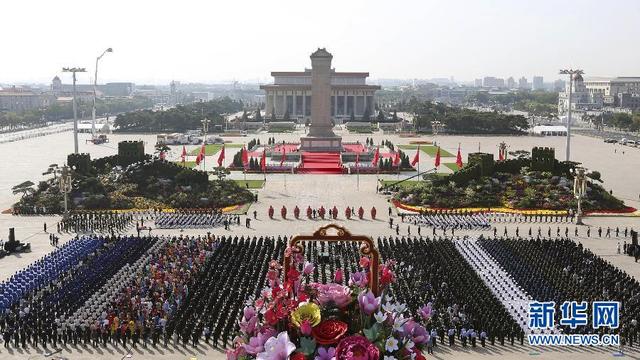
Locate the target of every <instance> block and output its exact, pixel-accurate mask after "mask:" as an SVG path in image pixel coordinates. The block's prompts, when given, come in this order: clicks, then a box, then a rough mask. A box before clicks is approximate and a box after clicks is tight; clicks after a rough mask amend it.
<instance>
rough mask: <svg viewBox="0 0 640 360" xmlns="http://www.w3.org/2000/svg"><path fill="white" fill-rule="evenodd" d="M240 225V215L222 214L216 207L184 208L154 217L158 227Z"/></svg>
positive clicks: (192, 227)
mask: <svg viewBox="0 0 640 360" xmlns="http://www.w3.org/2000/svg"><path fill="white" fill-rule="evenodd" d="M232 224H235V225H240V215H230V214H223V213H222V212H220V210H218V209H184V210H176V211H175V212H166V213H160V214H158V215H157V216H156V218H155V227H156V228H158V229H207V228H213V227H218V226H224V228H225V229H227V230H228V229H229V227H230V225H232Z"/></svg>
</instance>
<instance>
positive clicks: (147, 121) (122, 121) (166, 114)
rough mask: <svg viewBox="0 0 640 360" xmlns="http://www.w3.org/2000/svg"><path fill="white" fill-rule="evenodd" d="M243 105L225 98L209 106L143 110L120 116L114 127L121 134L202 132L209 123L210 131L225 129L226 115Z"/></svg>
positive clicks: (208, 104)
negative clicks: (203, 125) (204, 122)
mask: <svg viewBox="0 0 640 360" xmlns="http://www.w3.org/2000/svg"><path fill="white" fill-rule="evenodd" d="M243 107H244V105H243V103H242V101H236V100H232V99H231V98H229V97H222V98H218V99H214V100H211V101H206V102H195V103H191V104H187V105H177V106H176V107H173V108H170V109H167V110H159V111H154V110H141V111H133V112H128V113H125V114H120V115H118V117H117V118H116V120H115V122H114V125H115V126H116V131H118V132H184V131H187V130H195V129H201V128H202V120H203V119H204V118H206V119H208V120H209V130H210V131H211V132H213V131H215V127H216V126H218V127H220V128H221V127H223V126H224V114H225V113H234V112H237V111H240V110H242V108H243Z"/></svg>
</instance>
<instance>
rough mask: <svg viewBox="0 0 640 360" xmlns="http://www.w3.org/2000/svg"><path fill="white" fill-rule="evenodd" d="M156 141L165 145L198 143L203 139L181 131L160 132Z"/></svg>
mask: <svg viewBox="0 0 640 360" xmlns="http://www.w3.org/2000/svg"><path fill="white" fill-rule="evenodd" d="M156 143H158V144H165V145H197V144H200V143H202V139H200V138H198V137H196V136H191V135H185V134H180V133H173V134H158V136H157V138H156Z"/></svg>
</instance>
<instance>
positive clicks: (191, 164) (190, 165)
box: [176, 161, 196, 169]
mask: <svg viewBox="0 0 640 360" xmlns="http://www.w3.org/2000/svg"><path fill="white" fill-rule="evenodd" d="M176 164H178V165H180V166H184V167H187V168H190V169H193V168H194V167H196V162H195V161H185V162H182V161H176Z"/></svg>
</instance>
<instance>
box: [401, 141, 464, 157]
mask: <svg viewBox="0 0 640 360" xmlns="http://www.w3.org/2000/svg"><path fill="white" fill-rule="evenodd" d="M418 146H420V150H422V152H424V153H426V154H427V155H429V156H431V157H435V156H436V152H437V151H438V147H437V146H433V145H417V144H408V145H398V146H397V147H398V148H399V149H402V150H416V149H417V148H418ZM440 156H441V157H455V155H453V154H452V153H450V152H448V151H447V150H445V149H443V148H440Z"/></svg>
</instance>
